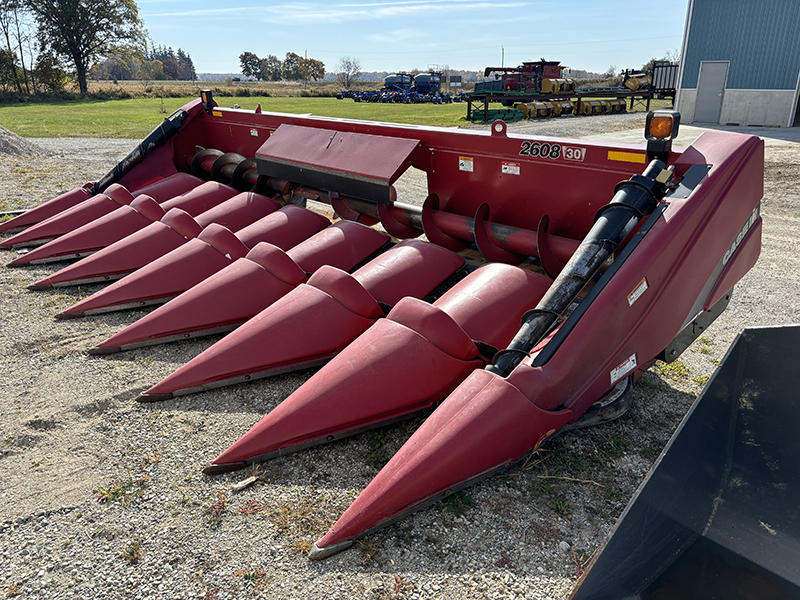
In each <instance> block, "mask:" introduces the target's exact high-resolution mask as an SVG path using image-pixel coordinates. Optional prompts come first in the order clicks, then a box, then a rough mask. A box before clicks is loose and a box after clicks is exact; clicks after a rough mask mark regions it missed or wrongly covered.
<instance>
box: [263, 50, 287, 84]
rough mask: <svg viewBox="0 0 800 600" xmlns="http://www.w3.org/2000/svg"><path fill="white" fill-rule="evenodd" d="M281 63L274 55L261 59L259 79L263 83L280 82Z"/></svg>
mask: <svg viewBox="0 0 800 600" xmlns="http://www.w3.org/2000/svg"><path fill="white" fill-rule="evenodd" d="M282 72H283V63H281V61H280V60H279V59H278V57H277V56H275V55H274V54H269V55H268V56H267V58H262V59H261V79H263V80H264V81H280V80H281V73H282Z"/></svg>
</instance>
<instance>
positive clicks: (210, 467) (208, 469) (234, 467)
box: [203, 462, 247, 476]
mask: <svg viewBox="0 0 800 600" xmlns="http://www.w3.org/2000/svg"><path fill="white" fill-rule="evenodd" d="M246 466H247V463H246V462H235V463H224V464H220V465H217V464H214V463H208V464H207V465H206V466H205V467H203V475H212V476H213V475H222V474H224V473H232V472H233V471H240V470H242V469H244V468H245V467H246Z"/></svg>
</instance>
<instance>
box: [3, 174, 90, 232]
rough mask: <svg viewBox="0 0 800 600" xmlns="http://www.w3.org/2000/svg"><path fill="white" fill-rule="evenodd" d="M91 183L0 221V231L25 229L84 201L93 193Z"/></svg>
mask: <svg viewBox="0 0 800 600" xmlns="http://www.w3.org/2000/svg"><path fill="white" fill-rule="evenodd" d="M92 185H93V184H91V183H87V184H86V185H84V186H83V187H78V188H75V189H72V190H70V191H68V192H64V193H63V194H61V195H60V196H56V197H55V198H53V199H51V200H48V201H47V202H45V203H44V204H40V205H39V206H37V207H35V208H32V209H31V210H28V211H26V212H24V213H22V214H21V215H18V216H16V217H14V218H13V219H9V220H8V221H5V222H4V223H0V233H5V232H8V231H18V230H21V229H26V228H28V227H30V226H31V225H35V224H36V223H41V222H42V221H44V220H45V219H49V218H50V217H52V216H53V215H57V214H59V213H61V212H64V211H65V210H67V209H69V208H72V207H73V206H75V205H77V204H80V203H81V202H84V201H85V200H88V199H89V198H91V197H92V196H93V195H94V194H92V192H91V188H92Z"/></svg>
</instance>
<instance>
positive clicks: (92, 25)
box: [27, 0, 144, 94]
mask: <svg viewBox="0 0 800 600" xmlns="http://www.w3.org/2000/svg"><path fill="white" fill-rule="evenodd" d="M27 6H28V8H29V9H30V10H31V11H32V12H33V14H34V16H35V18H36V22H37V24H38V26H39V41H40V43H41V45H42V48H43V49H50V50H52V51H53V52H54V53H55V54H56V55H57V56H60V57H63V58H64V59H66V60H67V61H68V62H69V63H71V64H72V66H73V67H74V68H75V74H76V75H77V78H78V87H79V88H80V92H81V94H86V92H87V91H88V87H87V84H86V74H87V72H88V70H89V67H91V65H92V62H93V60H94V59H95V58H97V57H99V56H102V55H109V54H112V53H113V52H114V51H115V50H118V49H119V48H120V47H121V46H126V45H130V44H134V43H141V39H142V37H143V34H144V31H143V28H142V21H141V20H140V19H139V9H138V7H137V6H136V2H135V0H27Z"/></svg>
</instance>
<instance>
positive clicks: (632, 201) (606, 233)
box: [486, 160, 671, 377]
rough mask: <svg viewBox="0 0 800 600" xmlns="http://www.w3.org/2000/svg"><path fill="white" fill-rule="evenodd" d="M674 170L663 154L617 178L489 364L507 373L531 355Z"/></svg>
mask: <svg viewBox="0 0 800 600" xmlns="http://www.w3.org/2000/svg"><path fill="white" fill-rule="evenodd" d="M670 177H671V172H670V171H668V170H667V168H666V165H665V164H664V163H663V162H661V161H660V160H654V161H652V162H651V163H650V164H649V165H648V166H647V168H646V169H645V171H644V173H642V174H641V175H634V176H633V177H631V178H630V179H629V180H627V181H622V182H620V183H618V184H617V186H616V188H615V189H614V197H613V198H612V200H611V202H610V203H609V204H607V205H605V206H604V207H602V208H601V209H600V210H599V211H597V214H596V215H595V223H594V226H593V227H592V229H591V230H590V231H589V233H588V234H587V235H586V237H585V238H584V239H583V241H582V242H581V244H580V246H579V247H578V249H577V250H576V251H575V253H574V254H573V255H572V257H571V258H570V259H569V261H568V262H567V264H566V265H565V266H564V268H563V269H562V270H561V272H560V273H559V275H558V277H556V279H555V281H554V282H553V284H552V285H551V286H550V289H549V290H548V291H547V293H546V294H545V295H544V297H543V298H542V300H541V301H540V302H539V304H538V305H537V306H536V308H535V309H533V310H531V311H529V312H528V313H527V314H526V315H525V317H523V322H522V327H521V328H520V330H519V331H518V332H517V335H516V336H515V337H514V339H513V340H512V341H511V344H510V345H509V347H508V348H506V349H505V350H502V351H500V352H498V353H497V354H496V355H495V358H494V361H493V363H492V364H491V365H488V366H487V367H486V369H487V370H488V371H490V372H492V373H495V374H496V375H500V376H501V377H507V376H508V375H509V374H510V373H511V371H513V370H514V368H515V367H516V366H517V365H519V364H520V362H522V360H523V359H524V358H525V357H526V356H528V354H529V353H530V351H531V350H533V348H534V347H535V346H536V344H538V343H539V342H540V341H541V340H542V339H544V337H545V335H547V333H548V331H550V329H551V328H552V327H553V325H554V324H555V323H556V322H557V321H558V320H559V319H561V313H563V312H564V311H565V310H566V309H567V308H568V307H569V305H570V304H571V303H572V302H573V300H575V298H576V297H577V296H578V293H579V292H580V291H581V289H583V287H584V286H585V285H586V283H587V282H588V281H589V280H590V279H591V278H592V277H593V276H594V275H595V273H597V271H598V270H599V269H600V267H601V266H602V265H603V263H605V262H606V260H608V258H609V257H610V256H611V255H612V253H613V252H614V251H615V250H616V249H617V248H618V247H619V246H620V244H621V243H622V242H623V241H624V240H625V238H627V237H628V235H629V234H630V233H631V232H632V231H633V230H634V228H635V227H636V225H637V224H638V223H639V222H640V221H641V220H642V218H643V217H645V216H647V215H648V214H650V213H651V212H653V210H654V209H655V208H656V206H657V205H658V203H659V201H661V200H662V199H663V198H664V196H665V195H666V193H667V186H666V184H667V182H668V181H669V178H670Z"/></svg>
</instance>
